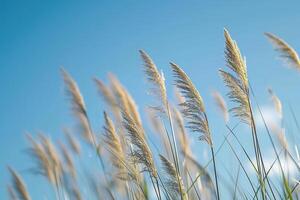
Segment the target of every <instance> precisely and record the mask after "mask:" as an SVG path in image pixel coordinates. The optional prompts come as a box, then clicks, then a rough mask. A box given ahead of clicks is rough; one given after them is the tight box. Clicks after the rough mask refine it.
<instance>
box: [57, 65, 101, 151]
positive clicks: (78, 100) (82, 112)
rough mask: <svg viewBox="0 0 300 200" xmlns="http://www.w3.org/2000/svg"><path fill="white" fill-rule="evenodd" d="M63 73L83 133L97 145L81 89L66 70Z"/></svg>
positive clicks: (89, 140) (91, 142)
mask: <svg viewBox="0 0 300 200" xmlns="http://www.w3.org/2000/svg"><path fill="white" fill-rule="evenodd" d="M61 73H62V76H63V78H64V82H65V85H66V92H67V94H68V96H69V97H70V99H71V103H72V109H73V112H74V114H75V116H76V117H77V118H78V120H79V122H80V126H81V128H82V135H83V137H84V138H85V139H86V140H87V141H88V142H89V143H90V144H93V145H95V146H96V142H95V139H94V135H93V133H92V130H91V126H90V122H89V118H88V115H87V111H86V106H85V103H84V99H83V97H82V95H81V93H80V90H79V88H78V86H77V84H76V82H75V81H74V80H73V79H72V77H71V76H70V75H69V74H68V73H67V72H66V71H65V70H63V69H62V70H61Z"/></svg>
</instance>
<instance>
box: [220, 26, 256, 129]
mask: <svg viewBox="0 0 300 200" xmlns="http://www.w3.org/2000/svg"><path fill="white" fill-rule="evenodd" d="M224 36H225V43H226V47H225V59H226V62H227V66H228V67H229V68H230V69H231V70H232V72H233V74H232V73H229V72H226V71H223V70H221V69H220V70H219V71H220V74H221V76H222V77H223V80H224V83H225V84H226V85H227V87H228V88H229V93H228V97H229V98H230V99H231V100H232V101H233V102H236V103H237V105H236V107H233V108H231V109H230V110H229V111H230V112H232V113H233V115H234V116H236V117H238V118H240V119H241V120H242V121H243V122H245V123H248V124H251V113H250V109H251V108H250V104H249V98H248V97H249V83H248V76H247V68H246V64H245V61H244V59H243V58H242V55H241V52H240V50H239V48H238V46H237V44H236V42H235V41H234V40H232V38H231V36H230V35H229V32H228V31H227V30H226V29H225V30H224Z"/></svg>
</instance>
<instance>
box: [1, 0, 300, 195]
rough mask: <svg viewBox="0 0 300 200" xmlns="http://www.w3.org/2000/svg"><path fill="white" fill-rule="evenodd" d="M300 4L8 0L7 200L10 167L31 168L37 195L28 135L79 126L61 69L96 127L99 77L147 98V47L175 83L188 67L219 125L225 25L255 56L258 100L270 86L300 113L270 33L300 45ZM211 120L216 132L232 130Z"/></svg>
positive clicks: (4, 10)
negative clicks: (217, 96) (176, 68)
mask: <svg viewBox="0 0 300 200" xmlns="http://www.w3.org/2000/svg"><path fill="white" fill-rule="evenodd" d="M299 8H300V2H299V1H259V0H253V1H211V0H207V1H203V0H201V1H200V0H199V1H195V0H194V1H100V0H99V1H32V0H28V1H14V0H12V1H10V0H0V91H1V97H0V110H1V112H0V199H5V197H6V194H5V192H6V191H5V185H6V183H7V182H8V180H9V176H8V174H7V173H6V165H12V166H14V167H15V168H16V169H17V170H19V171H23V172H22V174H24V177H25V179H26V181H27V182H28V184H29V188H30V191H32V193H38V192H35V191H34V189H33V187H34V186H35V180H36V178H31V177H32V176H31V175H28V173H26V172H24V171H26V169H27V168H28V167H29V166H32V164H30V163H29V159H28V156H27V155H26V153H24V150H25V148H26V145H27V144H26V140H25V137H24V133H25V132H32V133H34V132H36V131H39V130H42V131H45V132H46V133H48V134H49V135H50V136H51V137H52V138H59V137H61V136H62V134H61V128H62V127H63V126H65V125H70V124H72V121H71V120H72V118H71V117H70V111H69V107H68V104H67V102H66V98H65V96H64V92H63V83H62V80H61V76H60V73H59V69H60V67H61V66H64V68H65V69H67V70H68V71H69V72H70V73H71V74H72V75H73V77H74V78H75V79H76V80H77V82H78V84H79V86H80V88H81V90H82V93H83V95H84V96H85V99H86V103H87V106H88V110H89V114H90V115H91V117H92V118H93V123H94V126H95V128H98V129H99V128H100V127H101V121H102V120H101V115H102V109H103V104H102V103H101V100H100V98H99V97H98V96H97V92H96V89H95V87H94V84H93V82H92V81H91V78H93V77H94V76H97V77H99V78H101V79H104V80H105V77H106V74H107V73H108V72H113V73H115V74H116V75H117V76H118V77H119V78H120V80H121V81H122V82H123V83H124V84H125V85H126V87H127V88H128V89H129V90H130V91H131V93H132V95H133V96H134V98H136V101H137V102H138V104H139V105H140V107H141V109H140V110H143V109H142V108H143V106H144V105H146V104H147V103H149V97H148V96H146V92H145V89H146V88H147V85H146V84H145V81H144V80H145V79H144V78H143V76H144V75H143V72H142V65H141V60H140V58H139V55H138V50H139V49H145V50H146V51H147V52H148V53H149V54H150V55H151V56H152V57H153V59H154V60H155V62H156V63H157V65H158V66H159V68H161V69H163V71H164V73H165V74H166V77H167V83H168V85H170V84H171V81H172V79H171V76H170V68H169V66H168V62H169V61H174V62H176V63H178V64H179V65H181V66H182V67H183V69H184V70H185V71H186V72H187V73H188V74H189V75H190V76H191V78H192V80H193V81H194V82H195V84H196V86H197V87H198V89H199V90H200V92H201V93H202V96H203V98H204V100H205V101H206V107H208V110H209V111H208V112H209V115H210V116H211V121H212V122H211V124H214V122H218V119H215V118H218V115H217V114H216V112H215V109H214V108H213V107H214V105H213V103H212V98H211V96H210V92H211V90H212V89H218V90H220V91H222V93H223V94H224V92H225V90H224V86H223V84H222V82H221V80H220V78H219V76H218V73H217V70H218V69H219V68H220V67H224V66H225V63H224V55H223V51H224V39H223V28H224V27H226V28H227V29H228V30H229V31H230V32H231V34H232V37H233V38H234V39H235V40H237V42H238V44H239V46H240V48H241V51H242V53H243V55H245V56H246V57H247V65H248V70H249V77H250V80H251V82H252V84H253V86H254V89H255V91H256V93H259V94H260V95H258V96H259V100H260V102H261V103H262V104H264V103H265V102H267V95H266V88H267V87H269V86H272V87H273V89H274V90H275V92H276V93H277V94H278V95H279V96H280V97H281V98H282V99H283V101H286V102H287V103H290V104H291V105H293V107H294V108H295V110H296V112H297V111H298V112H297V113H300V112H299V111H300V107H299V103H298V102H299V101H298V100H299V98H300V96H299V92H298V91H299V87H300V81H299V75H298V74H297V73H295V71H292V70H288V69H286V68H284V67H282V64H281V62H279V61H278V60H276V59H275V57H276V55H275V53H274V51H273V50H272V48H271V45H270V44H269V43H268V41H267V40H266V38H265V37H264V36H263V33H264V32H265V31H268V32H273V33H275V34H278V35H279V36H281V37H282V38H284V39H286V40H287V41H288V42H289V43H291V44H292V45H293V46H294V47H295V49H298V50H300V37H299V36H300V29H299V28H298V26H299V24H300V12H299ZM170 94H171V92H170ZM212 126H215V127H213V129H215V130H216V132H218V131H220V130H222V129H224V127H216V125H212ZM216 140H217V141H219V140H218V139H216ZM38 182H40V181H39V180H38ZM36 199H37V197H36Z"/></svg>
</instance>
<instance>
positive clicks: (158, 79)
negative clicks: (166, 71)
mask: <svg viewBox="0 0 300 200" xmlns="http://www.w3.org/2000/svg"><path fill="white" fill-rule="evenodd" d="M140 54H141V57H142V59H143V61H144V66H145V73H146V75H147V79H148V81H149V82H150V83H151V84H152V85H153V88H152V89H151V91H150V92H151V93H152V94H154V95H155V96H156V97H157V98H158V99H159V100H160V103H161V105H159V106H152V108H154V109H155V110H159V111H161V112H163V113H167V111H166V108H167V92H166V86H165V79H164V76H163V74H162V73H160V72H159V71H158V69H157V67H156V65H155V64H154V62H153V61H152V59H151V58H150V56H149V55H148V54H147V53H146V52H145V51H143V50H140Z"/></svg>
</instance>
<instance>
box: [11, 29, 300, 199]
mask: <svg viewBox="0 0 300 200" xmlns="http://www.w3.org/2000/svg"><path fill="white" fill-rule="evenodd" d="M266 36H267V37H268V38H269V39H270V40H271V42H272V43H273V44H274V46H275V47H276V49H277V50H278V51H279V52H280V54H281V56H282V57H284V58H285V60H286V61H287V62H288V63H289V64H291V65H292V66H294V67H295V68H297V69H300V61H299V57H298V55H297V53H296V51H295V50H294V49H293V48H292V47H290V46H289V45H288V44H287V43H286V42H284V41H283V40H282V39H280V38H278V37H277V36H274V35H273V34H270V33H266ZM224 37H225V62H226V65H227V67H228V71H226V70H220V71H219V72H220V74H221V76H222V79H223V81H224V83H225V86H226V87H227V89H228V94H227V97H228V99H229V100H230V102H228V103H227V102H226V100H225V99H224V98H223V97H222V95H221V94H220V93H219V92H214V93H213V98H214V100H215V103H216V106H217V108H218V109H219V111H220V112H221V114H222V116H223V119H224V122H225V123H224V124H217V125H215V124H209V121H210V120H209V118H208V115H207V110H206V107H205V103H204V100H203V99H202V96H201V95H200V92H199V91H198V89H197V88H196V86H195V84H194V83H193V82H192V80H191V78H190V77H189V76H188V75H187V73H185V71H184V70H183V69H182V68H181V67H179V66H178V65H176V64H174V63H170V64H171V69H172V72H173V77H174V79H175V80H174V83H175V84H174V85H175V86H176V91H177V92H176V95H175V96H176V98H177V101H178V105H173V104H172V103H170V102H171V101H172V98H170V96H169V95H168V93H167V92H168V91H167V87H166V85H165V81H166V80H165V78H164V75H163V73H162V72H161V71H160V70H159V68H158V67H157V66H156V65H155V64H154V61H153V60H152V58H151V57H150V56H149V55H148V54H147V53H146V52H145V51H143V50H140V51H139V53H140V56H141V58H142V61H143V70H144V72H145V76H146V79H147V80H148V81H149V83H150V89H149V92H148V93H150V94H152V95H153V96H154V98H155V103H154V104H153V105H150V106H149V107H150V109H145V110H146V112H147V115H148V118H149V122H150V123H149V125H150V126H151V129H149V128H148V126H147V123H146V122H144V121H143V120H142V119H143V116H144V114H140V112H139V109H138V105H137V103H136V102H135V100H134V98H133V97H132V95H131V94H130V93H129V91H128V90H127V89H126V88H125V86H124V85H122V84H121V82H120V81H119V80H118V79H117V78H116V77H115V76H114V75H112V74H110V75H109V76H108V80H109V82H108V83H105V82H103V81H102V80H99V79H96V78H94V81H95V83H96V86H97V89H98V92H99V94H100V96H101V97H102V99H103V100H104V102H105V103H106V108H105V110H106V112H103V116H104V117H103V127H102V129H101V131H94V130H92V124H91V121H90V119H89V114H88V110H87V107H86V105H85V102H84V98H83V96H82V94H81V92H80V90H79V87H78V86H77V83H76V82H75V80H74V79H73V78H72V77H71V75H70V74H68V73H67V72H66V71H65V70H61V73H62V76H63V80H64V84H65V88H66V93H67V96H68V99H69V103H70V105H71V108H72V109H71V110H72V113H73V116H74V118H75V119H76V121H77V123H78V125H79V128H78V129H77V128H74V129H68V128H64V129H63V132H64V136H65V137H64V138H62V139H60V140H59V141H58V142H53V141H52V140H51V139H50V138H49V137H48V136H46V135H45V134H44V133H39V134H37V136H34V137H33V136H30V135H27V138H28V141H29V144H30V148H29V150H28V152H29V155H30V157H31V158H32V160H34V161H35V165H33V168H31V169H30V170H27V171H26V172H28V171H30V172H31V173H32V174H34V175H40V176H42V177H44V179H45V180H46V181H47V182H48V185H49V186H50V187H52V191H53V193H54V194H44V195H45V196H46V197H47V198H48V199H58V200H73V199H75V200H83V199H92V200H93V199H128V200H129V199H134V200H143V199H145V200H146V199H159V200H162V199H166V200H173V199H181V200H203V199H205V200H206V199H208V200H210V199H217V200H220V199H225V198H226V197H228V195H227V196H226V194H225V193H229V195H230V196H231V197H232V198H233V199H255V200H258V199H263V200H265V199H299V197H298V193H299V189H298V185H299V181H298V182H294V181H293V176H292V175H291V174H290V172H289V169H287V168H284V167H283V165H282V163H284V162H288V161H289V162H292V164H293V166H295V167H296V168H297V169H300V166H299V165H298V162H299V158H298V157H295V156H293V155H294V153H293V150H292V148H291V145H290V144H289V140H288V137H287V134H286V130H285V127H284V123H283V121H284V120H283V119H284V116H283V114H284V113H283V107H284V104H282V102H281V101H280V99H279V97H278V96H276V95H275V93H274V92H273V91H272V90H271V89H269V90H268V91H269V95H270V98H271V100H272V103H273V107H274V109H275V110H276V113H277V114H278V116H279V119H280V120H281V121H280V122H279V123H278V124H277V123H276V124H267V123H266V122H265V121H264V113H263V112H261V110H260V107H259V105H258V104H257V106H256V107H255V106H253V105H252V101H254V102H255V96H254V92H253V91H251V85H250V82H249V80H248V75H247V67H246V63H245V60H244V58H243V56H242V54H241V52H240V49H239V47H238V46H237V43H236V42H235V41H234V40H233V39H232V38H231V36H230V34H229V32H228V31H227V30H225V31H224ZM145 93H146V92H145ZM150 98H151V97H150ZM207 105H208V104H207ZM227 105H229V107H230V108H228V107H227ZM209 109H210V108H209ZM253 109H257V110H259V111H260V115H261V118H262V119H263V121H264V125H265V129H266V132H267V134H268V135H267V136H268V142H270V143H271V144H272V148H273V151H274V153H275V155H276V160H275V161H274V162H273V164H272V165H271V166H266V164H265V162H264V161H265V159H266V158H264V156H263V154H262V152H261V143H262V142H266V141H261V140H262V139H261V138H262V137H261V135H260V137H259V136H258V135H259V134H258V130H257V128H256V121H255V119H254V114H253ZM291 111H292V109H291ZM230 114H231V115H232V116H233V117H236V118H237V125H235V126H233V125H231V123H232V121H234V119H233V120H230V121H229V115H230ZM293 120H294V122H295V123H296V124H297V118H296V116H295V115H293ZM234 122H236V121H234ZM240 122H244V123H246V124H247V127H250V129H249V132H250V133H251V134H243V138H247V141H248V142H249V143H251V144H252V145H253V152H251V150H248V149H247V148H246V146H244V145H243V144H242V142H241V141H240V139H241V138H240V137H241V136H240V135H239V134H238V133H239V132H238V130H236V129H235V128H236V127H237V126H238V125H239V124H240ZM210 126H219V127H220V130H222V126H223V132H221V133H217V134H215V135H214V134H212V131H211V129H210ZM95 127H96V126H95ZM212 130H214V129H212ZM298 131H299V130H298ZM152 132H154V133H155V134H152ZM192 132H195V133H197V136H198V138H199V139H200V140H201V141H204V142H205V144H206V145H202V144H203V143H201V142H199V140H195V139H194V135H193V134H190V133H192ZM243 132H247V131H245V130H244V129H243ZM77 133H80V136H81V137H78V135H77ZM262 134H263V133H262ZM223 137H224V139H223ZM214 138H218V141H222V142H221V143H220V145H216V144H215V142H214ZM273 138H276V140H277V143H278V144H277V145H276V144H275V143H274V142H273ZM222 139H223V140H222ZM251 139H252V141H251ZM250 141H251V142H250ZM86 142H87V143H86ZM177 143H178V144H179V146H178V147H177ZM192 144H193V145H197V146H199V145H202V146H201V147H203V149H204V150H205V151H206V150H210V152H211V154H210V156H209V157H208V159H206V160H208V161H207V162H205V159H204V158H203V156H202V154H199V151H198V150H199V149H194V146H193V145H192ZM225 144H228V146H227V147H229V148H228V149H229V151H230V153H232V154H230V155H231V156H230V159H229V158H228V160H232V166H231V168H230V169H227V168H226V165H224V164H223V163H222V162H223V161H224V159H220V157H217V154H218V153H219V151H220V150H221V149H222V148H224V146H225ZM296 149H297V146H296ZM90 150H92V155H91V157H89V158H87V157H88V154H87V151H90ZM281 152H284V156H283V157H282V156H281ZM252 154H254V156H255V160H252V157H251V155H252ZM231 157H232V158H231ZM244 158H246V161H247V163H250V164H249V165H251V167H252V168H251V170H252V172H250V170H249V169H248V168H247V164H246V162H245V160H244ZM94 160H95V161H94ZM225 160H226V162H229V161H228V160H227V158H225ZM89 162H91V163H89ZM98 164H99V165H98ZM276 164H279V166H280V167H279V172H280V177H279V178H278V179H276V180H274V179H272V178H270V173H271V172H273V171H274V170H275V169H274V168H275V167H274V166H275V165H276ZM236 168H237V169H238V171H237V172H236V171H235V169H236ZM8 170H9V172H10V175H11V177H12V184H8V186H7V191H8V195H9V198H10V199H11V200H19V199H22V200H30V199H31V198H30V194H29V191H32V192H33V191H34V189H35V188H34V186H33V185H29V188H28V189H29V190H27V187H26V186H25V182H24V181H23V180H22V178H21V176H20V175H19V174H18V173H17V172H16V171H14V170H13V169H12V168H10V167H9V168H8ZM277 170H278V169H277ZM228 177H229V180H228ZM241 179H245V181H244V182H243V183H242V184H241V183H240V182H241V181H240V180H241ZM274 182H276V183H274ZM249 188H250V189H249ZM40 198H41V199H42V197H40Z"/></svg>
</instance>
